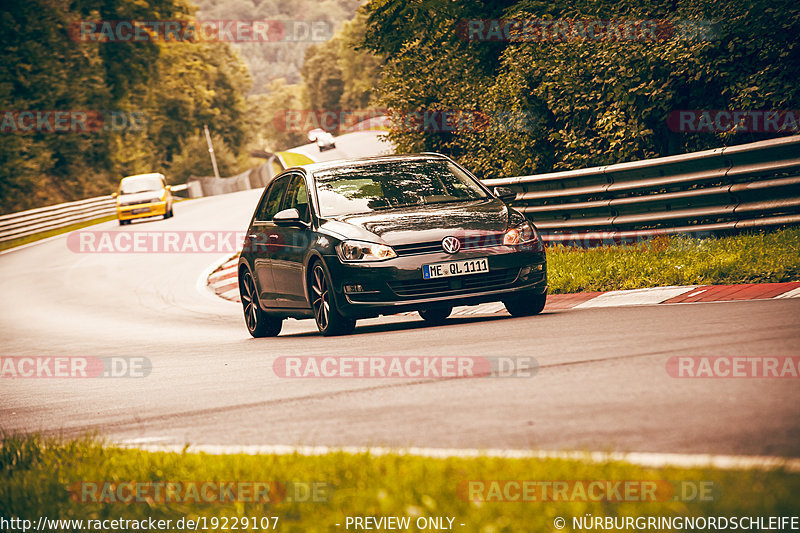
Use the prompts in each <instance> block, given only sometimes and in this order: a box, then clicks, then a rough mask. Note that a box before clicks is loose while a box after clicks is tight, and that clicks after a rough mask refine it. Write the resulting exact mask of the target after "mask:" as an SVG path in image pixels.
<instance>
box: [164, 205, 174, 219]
mask: <svg viewBox="0 0 800 533" xmlns="http://www.w3.org/2000/svg"><path fill="white" fill-rule="evenodd" d="M168 218H172V206H170V208H169V211H167V212H166V213H164V220H166V219H168Z"/></svg>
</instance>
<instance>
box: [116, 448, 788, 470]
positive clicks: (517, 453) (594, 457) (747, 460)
mask: <svg viewBox="0 0 800 533" xmlns="http://www.w3.org/2000/svg"><path fill="white" fill-rule="evenodd" d="M120 445H121V446H122V447H136V448H138V449H142V450H145V451H152V452H177V453H181V452H187V453H207V454H209V455H228V454H245V455H262V454H263V455H291V454H298V455H309V456H310V455H324V454H328V453H337V452H343V453H351V454H363V453H368V454H370V455H375V456H381V455H389V454H398V455H413V456H419V457H430V458H436V459H445V458H448V457H460V458H472V457H475V458H477V457H499V458H506V459H566V460H572V461H587V462H592V463H608V462H615V461H619V462H626V463H631V464H635V465H639V466H646V467H654V468H661V467H667V466H672V467H680V468H705V467H712V468H718V469H722V470H777V469H781V468H782V469H785V470H786V471H787V472H792V473H798V472H800V459H793V458H785V457H774V456H763V455H761V456H759V455H711V454H683V453H639V452H631V453H623V452H611V453H608V452H580V451H545V450H503V449H492V448H490V449H486V450H479V449H477V448H385V447H359V446H343V447H330V446H288V445H246V446H235V445H215V444H200V445H191V446H188V447H187V446H183V445H177V444H175V445H152V446H151V445H144V446H130V445H125V444H124V443H120Z"/></svg>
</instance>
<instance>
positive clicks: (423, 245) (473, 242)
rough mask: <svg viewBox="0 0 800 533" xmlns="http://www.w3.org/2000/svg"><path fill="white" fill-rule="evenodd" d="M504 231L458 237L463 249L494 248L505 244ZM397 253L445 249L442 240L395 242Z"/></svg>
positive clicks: (424, 252) (431, 252)
mask: <svg viewBox="0 0 800 533" xmlns="http://www.w3.org/2000/svg"><path fill="white" fill-rule="evenodd" d="M503 235H504V233H490V234H481V235H468V236H466V237H464V236H461V237H458V240H459V241H461V249H462V250H477V249H479V248H492V247H494V246H501V245H502V244H503ZM392 248H394V251H395V252H397V255H415V254H433V253H436V252H442V251H444V250H443V249H442V241H431V242H417V243H414V244H395V245H393V246H392Z"/></svg>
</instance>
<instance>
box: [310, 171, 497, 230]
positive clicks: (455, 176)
mask: <svg viewBox="0 0 800 533" xmlns="http://www.w3.org/2000/svg"><path fill="white" fill-rule="evenodd" d="M314 177H315V181H316V184H317V198H318V201H319V212H320V215H321V216H323V217H335V216H341V215H349V214H353V213H368V212H370V211H378V210H382V209H396V208H401V207H410V206H419V205H428V204H441V203H450V202H464V201H471V200H478V199H481V198H486V196H487V195H486V193H485V192H484V190H483V189H482V188H481V187H480V186H479V185H478V184H477V183H475V180H473V179H472V178H471V177H470V176H469V175H467V174H466V173H465V172H464V171H463V170H461V169H460V168H458V167H457V166H456V165H454V164H453V163H452V162H450V161H447V160H444V159H434V160H411V161H384V162H376V163H373V164H366V165H365V164H359V165H354V166H350V167H348V166H345V167H338V168H334V169H327V170H322V171H319V172H316V173H315V174H314Z"/></svg>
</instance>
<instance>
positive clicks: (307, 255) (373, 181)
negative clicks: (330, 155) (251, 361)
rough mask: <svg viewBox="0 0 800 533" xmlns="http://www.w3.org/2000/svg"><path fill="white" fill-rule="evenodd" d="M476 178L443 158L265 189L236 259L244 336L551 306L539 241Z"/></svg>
mask: <svg viewBox="0 0 800 533" xmlns="http://www.w3.org/2000/svg"><path fill="white" fill-rule="evenodd" d="M513 195H514V193H513V191H509V190H507V189H501V188H497V189H495V190H494V191H490V190H488V189H487V188H486V187H485V186H484V185H482V184H481V183H480V182H479V181H478V180H477V179H476V178H475V177H474V176H472V174H470V173H469V172H468V171H467V170H465V169H464V168H463V167H461V166H460V165H458V164H457V163H455V162H454V161H452V160H451V159H449V158H447V157H445V156H442V155H438V154H420V155H404V156H385V157H374V158H366V159H358V160H349V161H333V162H327V163H315V164H311V165H305V166H303V167H297V168H290V169H288V170H286V171H284V172H283V173H281V174H280V175H278V176H277V177H276V178H275V179H273V180H272V182H271V183H270V184H269V186H268V187H267V188H266V189H265V191H264V194H263V195H262V197H261V200H260V201H259V203H258V207H257V208H256V211H255V213H254V215H253V219H252V221H251V222H250V227H249V230H248V232H247V235H246V237H245V241H244V247H243V250H242V254H241V258H240V259H239V291H240V294H241V299H242V306H243V307H244V318H245V323H246V324H247V329H248V331H249V332H250V334H251V335H253V336H254V337H269V336H275V335H277V334H278V333H279V332H280V330H281V324H282V322H283V319H285V318H287V317H293V318H306V317H309V318H310V317H314V319H315V320H316V322H317V327H318V328H319V330H320V332H322V334H323V335H337V334H338V335H341V334H347V333H350V332H352V331H353V328H354V327H355V323H356V320H357V319H359V318H368V317H374V316H378V315H381V314H393V313H400V312H404V311H418V312H419V314H420V315H421V316H422V318H424V319H425V320H427V321H430V322H433V323H437V322H442V321H444V320H445V319H446V318H447V317H448V315H449V314H450V312H451V311H452V309H453V306H456V305H474V304H479V303H483V302H490V301H502V302H503V303H504V304H505V306H506V308H507V309H508V311H509V313H511V314H512V315H514V316H524V315H534V314H537V313H539V312H541V310H542V309H543V308H544V304H545V298H546V296H547V266H546V262H545V252H544V246H543V243H542V240H541V237H540V235H539V233H538V231H537V230H536V228H535V227H534V226H533V224H531V223H530V222H528V221H527V220H526V219H525V217H524V216H523V215H521V214H520V213H518V212H517V211H515V210H513V209H511V208H509V207H508V206H507V205H506V204H505V203H504V201H503V199H506V200H507V199H509V198H510V197H512V198H513Z"/></svg>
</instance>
